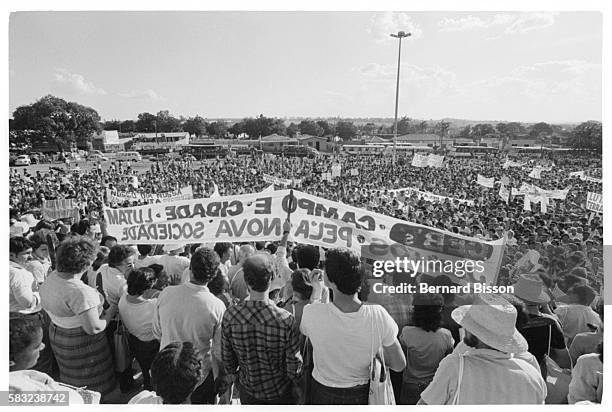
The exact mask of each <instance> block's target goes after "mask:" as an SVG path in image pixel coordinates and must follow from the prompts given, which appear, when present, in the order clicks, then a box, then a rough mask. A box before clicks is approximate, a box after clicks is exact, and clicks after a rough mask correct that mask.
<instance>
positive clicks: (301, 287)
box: [291, 268, 312, 300]
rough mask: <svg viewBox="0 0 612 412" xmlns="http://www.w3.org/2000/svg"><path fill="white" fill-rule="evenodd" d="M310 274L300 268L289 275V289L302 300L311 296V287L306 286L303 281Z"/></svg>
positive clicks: (307, 270)
mask: <svg viewBox="0 0 612 412" xmlns="http://www.w3.org/2000/svg"><path fill="white" fill-rule="evenodd" d="M309 274H310V270H309V269H306V268H300V269H297V270H295V271H294V272H293V273H292V274H291V288H292V289H293V292H297V293H299V294H300V295H301V297H302V298H303V299H304V300H308V299H310V296H311V295H312V286H310V285H307V284H306V282H305V281H304V279H305V278H306V277H307V276H308V275H309Z"/></svg>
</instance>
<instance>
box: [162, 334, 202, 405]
mask: <svg viewBox="0 0 612 412" xmlns="http://www.w3.org/2000/svg"><path fill="white" fill-rule="evenodd" d="M201 379H202V355H201V354H200V351H198V350H197V349H196V348H195V347H194V346H193V344H192V343H191V342H182V343H181V342H172V343H170V344H168V345H167V346H166V347H164V348H163V349H162V350H161V351H160V352H159V353H158V354H157V355H155V359H153V363H152V364H151V384H152V386H153V389H155V392H156V393H157V394H158V395H159V396H161V398H162V399H163V402H164V404H172V405H178V404H181V403H183V402H185V400H186V399H187V398H188V397H189V396H190V395H191V393H192V392H193V390H194V389H195V388H196V385H197V384H198V383H200V380H201Z"/></svg>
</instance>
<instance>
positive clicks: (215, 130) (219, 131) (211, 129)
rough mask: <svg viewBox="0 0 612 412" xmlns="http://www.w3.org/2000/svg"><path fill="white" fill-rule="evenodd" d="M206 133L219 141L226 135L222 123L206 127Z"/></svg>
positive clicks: (224, 126)
mask: <svg viewBox="0 0 612 412" xmlns="http://www.w3.org/2000/svg"><path fill="white" fill-rule="evenodd" d="M206 132H207V133H208V134H209V135H211V136H215V137H217V138H219V139H221V138H224V137H225V135H226V134H227V126H226V125H225V123H223V122H212V123H210V124H208V126H206Z"/></svg>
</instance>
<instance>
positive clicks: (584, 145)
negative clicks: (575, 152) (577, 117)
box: [569, 121, 602, 153]
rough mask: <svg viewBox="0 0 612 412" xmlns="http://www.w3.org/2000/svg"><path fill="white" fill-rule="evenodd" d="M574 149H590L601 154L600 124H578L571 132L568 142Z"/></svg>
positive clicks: (590, 122) (594, 122)
mask: <svg viewBox="0 0 612 412" xmlns="http://www.w3.org/2000/svg"><path fill="white" fill-rule="evenodd" d="M569 143H570V145H571V146H572V147H575V148H576V149H591V150H597V151H599V152H600V153H601V147H602V126H601V123H600V122H596V121H588V122H584V123H580V124H579V125H578V126H576V128H575V129H574V130H573V131H572V137H571V138H570V141H569Z"/></svg>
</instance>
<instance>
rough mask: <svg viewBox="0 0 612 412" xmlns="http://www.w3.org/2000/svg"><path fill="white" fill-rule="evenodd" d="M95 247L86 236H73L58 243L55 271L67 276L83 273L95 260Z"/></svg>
mask: <svg viewBox="0 0 612 412" xmlns="http://www.w3.org/2000/svg"><path fill="white" fill-rule="evenodd" d="M96 253H97V252H96V245H95V244H94V243H93V241H92V240H91V239H90V238H88V237H87V236H74V237H71V238H68V239H66V240H64V241H63V242H62V243H60V245H59V247H58V248H57V252H56V262H57V270H58V271H59V272H64V273H68V274H76V273H82V272H84V271H85V270H86V269H87V268H88V267H89V266H90V265H91V264H92V263H93V262H94V260H95V259H96Z"/></svg>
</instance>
